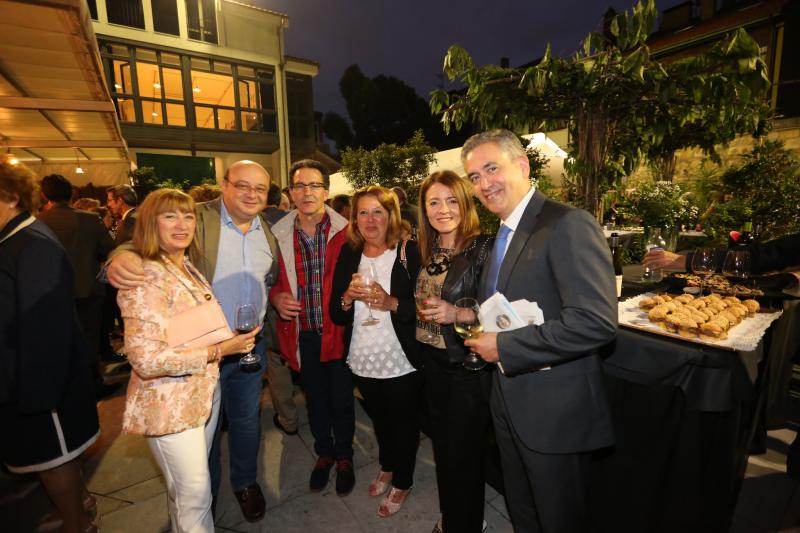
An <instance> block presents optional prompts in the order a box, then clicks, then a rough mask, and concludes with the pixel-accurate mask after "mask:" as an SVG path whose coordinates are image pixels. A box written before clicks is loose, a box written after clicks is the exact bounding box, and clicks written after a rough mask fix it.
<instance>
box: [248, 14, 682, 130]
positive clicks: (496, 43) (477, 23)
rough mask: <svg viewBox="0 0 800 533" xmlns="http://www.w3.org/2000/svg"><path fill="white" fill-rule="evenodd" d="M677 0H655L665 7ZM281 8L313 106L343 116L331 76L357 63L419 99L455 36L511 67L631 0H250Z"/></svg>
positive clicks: (486, 58)
mask: <svg viewBox="0 0 800 533" xmlns="http://www.w3.org/2000/svg"><path fill="white" fill-rule="evenodd" d="M682 1H683V0H656V6H657V7H658V9H661V10H663V9H665V8H668V7H671V6H674V5H676V4H678V3H681V2H682ZM254 2H255V4H256V5H258V6H261V7H264V8H266V9H271V10H274V11H278V12H281V13H285V14H287V15H289V28H288V29H287V30H286V34H285V35H286V53H287V54H288V55H292V56H298V57H302V58H306V59H313V60H315V61H318V62H319V63H320V70H319V75H318V76H317V77H316V78H315V79H314V107H315V109H316V110H317V111H322V112H327V111H336V112H338V113H339V114H341V115H343V116H345V117H346V116H347V112H346V109H345V102H344V99H343V98H342V97H341V95H340V94H339V78H340V77H341V75H342V72H344V69H346V68H347V67H348V66H349V65H351V64H353V63H357V64H358V65H359V66H360V67H361V70H362V71H363V72H364V74H365V75H367V76H370V77H372V76H376V75H378V74H386V75H391V76H395V77H397V78H400V79H401V80H403V81H405V82H406V83H408V84H409V85H411V86H412V87H414V88H415V89H416V91H417V93H418V94H419V95H420V96H422V97H423V98H424V99H425V100H426V101H427V100H428V93H429V92H430V91H431V90H433V89H435V88H437V87H439V86H442V84H445V85H444V86H445V87H447V88H449V87H450V86H449V85H447V84H446V79H445V78H444V77H443V76H442V60H443V59H444V55H445V53H446V51H447V48H448V47H449V46H450V45H451V44H454V43H458V44H460V45H461V46H463V47H464V48H466V50H467V51H468V52H469V53H470V54H471V55H472V57H473V59H474V60H475V61H476V62H477V63H478V64H485V63H494V64H499V62H500V58H501V57H508V58H509V60H510V63H511V66H518V65H520V64H523V63H526V62H528V61H531V60H533V59H536V58H538V57H541V55H542V54H543V53H544V50H545V47H546V45H547V43H548V42H549V43H551V45H552V48H553V52H554V54H556V55H562V56H568V55H570V54H571V53H572V52H574V51H575V50H576V49H577V48H578V47H579V46H580V42H581V39H582V38H583V37H584V36H585V35H586V34H587V33H589V32H590V31H592V30H596V29H598V28H599V27H600V22H601V19H602V16H603V13H604V12H605V11H606V9H608V7H613V8H614V9H616V10H617V11H623V10H626V9H630V8H631V7H632V6H633V5H634V3H635V0H549V1H544V0H493V1H487V0H459V1H450V2H447V1H443V0H426V1H421V0H405V1H402V0H401V1H397V0H394V1H388V0H334V1H328V2H323V1H320V0H254Z"/></svg>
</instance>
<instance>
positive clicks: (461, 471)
mask: <svg viewBox="0 0 800 533" xmlns="http://www.w3.org/2000/svg"><path fill="white" fill-rule="evenodd" d="M432 351H436V352H442V353H443V352H444V350H437V349H436V348H428V349H426V350H425V371H424V372H425V396H426V398H427V400H428V413H429V415H430V422H431V438H432V440H433V455H434V458H435V459H436V484H437V487H438V489H439V509H440V510H441V512H442V526H443V530H444V531H445V532H458V533H480V532H481V531H482V529H483V507H484V488H485V484H486V481H485V475H484V464H485V455H486V450H487V438H488V429H489V423H490V418H489V399H488V397H487V396H486V394H485V390H486V380H487V379H488V378H489V374H488V370H482V371H472V370H467V369H465V368H464V366H463V365H462V364H460V363H455V364H453V363H450V364H448V363H444V362H439V361H440V359H439V358H435V357H432V356H431V355H432V354H431V353H430V352H432ZM442 359H444V357H443V354H442Z"/></svg>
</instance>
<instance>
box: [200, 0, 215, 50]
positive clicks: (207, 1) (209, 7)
mask: <svg viewBox="0 0 800 533" xmlns="http://www.w3.org/2000/svg"><path fill="white" fill-rule="evenodd" d="M199 1H200V2H202V8H203V41H205V42H207V43H214V44H217V11H216V5H215V4H216V1H215V0H199Z"/></svg>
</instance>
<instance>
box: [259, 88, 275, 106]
mask: <svg viewBox="0 0 800 533" xmlns="http://www.w3.org/2000/svg"><path fill="white" fill-rule="evenodd" d="M258 86H259V88H260V92H261V109H275V87H274V86H273V85H272V84H271V83H259V84H258Z"/></svg>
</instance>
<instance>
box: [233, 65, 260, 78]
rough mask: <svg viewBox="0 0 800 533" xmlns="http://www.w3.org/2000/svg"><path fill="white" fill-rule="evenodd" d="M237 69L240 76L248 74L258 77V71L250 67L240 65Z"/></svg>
mask: <svg viewBox="0 0 800 533" xmlns="http://www.w3.org/2000/svg"><path fill="white" fill-rule="evenodd" d="M236 71H237V72H238V73H239V76H248V77H250V78H255V77H256V71H255V70H253V69H252V68H250V67H243V66H241V65H239V66H238V67H236Z"/></svg>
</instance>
